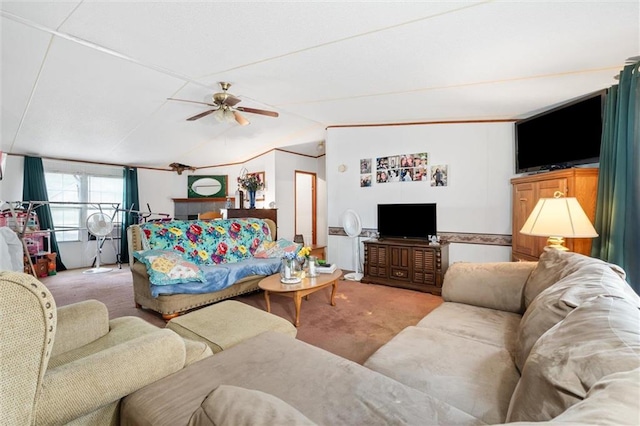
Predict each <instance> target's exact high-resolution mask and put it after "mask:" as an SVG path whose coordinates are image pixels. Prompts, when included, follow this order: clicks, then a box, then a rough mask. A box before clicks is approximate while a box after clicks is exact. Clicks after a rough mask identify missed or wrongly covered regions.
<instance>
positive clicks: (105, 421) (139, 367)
mask: <svg viewBox="0 0 640 426" xmlns="http://www.w3.org/2000/svg"><path fill="white" fill-rule="evenodd" d="M0 318H1V319H2V321H0V389H1V391H0V424H2V425H30V424H34V425H61V424H74V425H116V424H118V422H119V404H120V400H121V398H122V397H124V396H126V395H128V394H130V393H131V392H133V391H135V390H137V389H139V388H141V387H143V386H145V385H148V384H150V383H153V382H154V381H156V380H158V379H160V378H162V377H165V376H167V375H169V374H171V373H174V372H176V371H178V370H180V369H182V368H183V367H184V366H185V365H189V364H190V363H192V362H195V361H198V360H201V359H203V358H205V357H208V356H211V355H212V351H211V349H210V348H209V347H208V346H207V345H206V344H204V343H202V342H195V341H191V340H185V339H183V338H182V337H180V336H179V335H178V334H176V333H175V332H173V331H171V330H169V329H160V328H158V327H155V326H153V325H151V324H149V323H147V322H146V321H144V320H142V319H140V318H137V317H121V318H116V319H113V320H111V321H109V314H108V312H107V308H106V306H105V305H104V304H103V303H101V302H98V301H97V300H87V301H83V302H79V303H75V304H72V305H67V306H62V307H60V308H59V309H57V308H56V304H55V301H54V299H53V297H52V296H51V293H50V292H49V291H48V289H47V287H46V286H44V285H43V284H42V283H40V282H39V281H38V280H36V279H35V278H34V277H32V276H31V275H27V274H23V273H18V272H8V271H3V272H0Z"/></svg>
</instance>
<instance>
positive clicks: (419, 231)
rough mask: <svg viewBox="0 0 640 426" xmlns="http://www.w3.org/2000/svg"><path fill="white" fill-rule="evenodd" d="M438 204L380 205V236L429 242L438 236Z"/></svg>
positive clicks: (382, 237)
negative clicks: (433, 236)
mask: <svg viewBox="0 0 640 426" xmlns="http://www.w3.org/2000/svg"><path fill="white" fill-rule="evenodd" d="M437 233H438V228H437V226H436V204H435V203H429V204H378V235H379V238H380V239H384V238H410V239H423V240H427V239H428V238H429V235H437Z"/></svg>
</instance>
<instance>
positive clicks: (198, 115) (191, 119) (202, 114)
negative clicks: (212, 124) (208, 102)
mask: <svg viewBox="0 0 640 426" xmlns="http://www.w3.org/2000/svg"><path fill="white" fill-rule="evenodd" d="M216 111H217V109H210V110H209V111H205V112H201V113H200V114H197V115H194V116H193V117H189V118H187V121H195V120H198V119H200V118H202V117H206V116H207V115H209V114H213V113H214V112H216Z"/></svg>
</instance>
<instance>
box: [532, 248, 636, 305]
mask: <svg viewBox="0 0 640 426" xmlns="http://www.w3.org/2000/svg"><path fill="white" fill-rule="evenodd" d="M594 262H596V263H600V264H602V265H607V266H609V267H610V268H612V269H613V270H614V271H615V272H616V273H617V274H618V275H620V277H621V278H622V279H624V278H625V276H626V274H625V272H624V270H623V269H622V268H620V267H619V266H617V265H612V264H609V263H606V262H603V261H602V260H599V259H594V258H592V257H589V256H585V255H583V254H580V253H574V252H570V251H561V250H556V249H552V248H549V247H545V249H544V252H543V253H542V254H541V255H540V259H539V260H538V265H537V266H536V268H535V269H534V270H533V271H532V272H531V275H530V276H529V279H527V282H526V283H525V286H524V306H525V308H528V307H529V305H530V304H531V302H533V299H535V298H536V296H538V294H540V293H541V292H542V291H543V290H544V289H546V288H548V287H549V286H551V285H553V284H555V283H556V282H558V281H559V280H560V279H561V278H563V277H565V276H567V275H569V274H570V273H572V272H575V271H576V270H578V269H580V268H582V267H584V266H585V265H588V264H592V263H594Z"/></svg>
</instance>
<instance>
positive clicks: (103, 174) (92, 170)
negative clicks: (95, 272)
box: [43, 160, 124, 244]
mask: <svg viewBox="0 0 640 426" xmlns="http://www.w3.org/2000/svg"><path fill="white" fill-rule="evenodd" d="M43 166H44V170H45V176H46V175H47V174H51V173H56V174H67V175H73V176H74V177H75V178H77V179H78V180H79V189H78V191H79V194H78V196H79V203H78V204H77V205H74V204H56V203H55V202H53V203H51V204H50V208H51V211H52V216H53V213H54V212H55V210H69V211H71V210H79V211H80V216H79V226H67V225H66V224H59V223H55V220H54V224H53V225H54V228H55V229H56V231H59V232H56V237H57V240H58V243H62V244H64V243H66V242H79V241H80V242H86V241H88V240H89V239H90V236H89V234H88V232H87V230H86V222H87V217H88V214H89V212H90V211H91V213H93V212H94V210H96V209H95V207H94V205H92V204H89V203H91V202H95V201H90V200H89V190H90V188H89V180H90V179H91V178H92V177H99V178H112V179H118V180H119V181H120V182H121V187H123V183H124V182H123V179H124V178H123V172H122V170H123V169H122V168H121V167H115V166H103V165H97V164H88V163H75V162H65V161H59V160H43ZM47 192H48V194H49V201H55V200H53V199H52V198H51V193H49V189H47ZM122 198H123V194H122V193H121V194H120V196H119V197H118V200H117V201H106V202H101V204H98V202H95V203H96V204H95V205H99V207H100V208H101V209H102V211H103V213H105V214H107V215H108V216H109V217H113V221H114V225H116V226H114V233H112V236H113V237H114V238H119V237H120V235H119V230H120V229H121V226H118V225H121V222H122V212H121V211H115V210H114V206H115V205H116V204H118V205H119V204H121V203H122ZM65 228H71V229H70V230H69V233H70V232H76V234H75V235H73V236H71V237H70V238H69V237H65V234H67V235H68V232H63V231H60V230H62V229H65ZM116 234H117V235H116Z"/></svg>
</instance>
